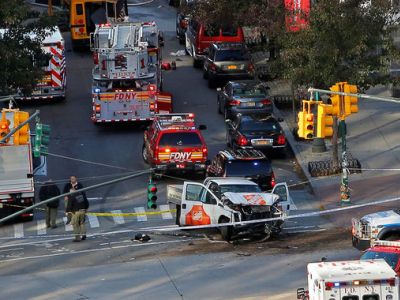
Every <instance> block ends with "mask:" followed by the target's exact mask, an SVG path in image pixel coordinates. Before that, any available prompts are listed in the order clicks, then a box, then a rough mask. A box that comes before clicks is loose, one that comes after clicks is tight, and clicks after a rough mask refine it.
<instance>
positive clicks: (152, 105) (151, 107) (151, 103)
mask: <svg viewBox="0 0 400 300" xmlns="http://www.w3.org/2000/svg"><path fill="white" fill-rule="evenodd" d="M149 109H150V110H151V111H154V109H155V105H154V102H150V105H149Z"/></svg>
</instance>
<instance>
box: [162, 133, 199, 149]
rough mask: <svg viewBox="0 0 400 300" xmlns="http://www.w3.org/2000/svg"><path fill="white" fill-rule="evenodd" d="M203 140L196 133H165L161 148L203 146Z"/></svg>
mask: <svg viewBox="0 0 400 300" xmlns="http://www.w3.org/2000/svg"><path fill="white" fill-rule="evenodd" d="M201 145H202V143H201V139H200V137H199V135H198V134H197V133H195V132H171V133H164V134H163V135H162V137H161V139H160V143H159V146H201Z"/></svg>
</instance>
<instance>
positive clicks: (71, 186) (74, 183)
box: [63, 175, 86, 225]
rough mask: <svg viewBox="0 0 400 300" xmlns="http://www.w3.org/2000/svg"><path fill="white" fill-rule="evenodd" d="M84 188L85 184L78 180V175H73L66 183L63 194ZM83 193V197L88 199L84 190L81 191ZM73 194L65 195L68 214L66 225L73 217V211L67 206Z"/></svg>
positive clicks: (66, 213)
mask: <svg viewBox="0 0 400 300" xmlns="http://www.w3.org/2000/svg"><path fill="white" fill-rule="evenodd" d="M82 188H83V185H82V184H81V183H80V182H78V179H77V178H76V176H74V175H72V176H71V177H70V178H69V182H68V183H66V184H65V186H64V190H63V194H65V193H69V192H70V191H72V190H80V189H82ZM81 194H82V195H83V197H84V198H85V199H86V193H85V192H82V193H81ZM73 196H76V195H73ZM71 198H72V197H71V196H65V197H64V205H65V206H64V207H65V215H66V216H67V223H66V225H68V224H69V223H71V218H72V213H71V211H68V209H67V207H68V202H69V200H70V199H71Z"/></svg>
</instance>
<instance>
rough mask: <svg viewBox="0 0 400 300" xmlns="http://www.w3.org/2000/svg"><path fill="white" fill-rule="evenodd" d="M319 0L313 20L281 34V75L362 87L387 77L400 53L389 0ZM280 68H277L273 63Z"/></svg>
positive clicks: (315, 82) (315, 83)
mask: <svg viewBox="0 0 400 300" xmlns="http://www.w3.org/2000/svg"><path fill="white" fill-rule="evenodd" d="M367 2H369V1H364V0H347V1H343V2H341V3H339V2H338V1H331V0H320V1H318V3H317V4H315V5H314V6H313V8H312V10H311V13H310V16H309V22H310V24H309V26H308V27H307V28H306V29H304V30H301V31H299V32H286V33H285V34H283V35H282V36H281V37H280V39H279V49H280V55H279V58H278V60H277V61H276V62H275V64H276V65H279V66H280V70H281V73H280V75H281V76H283V77H284V78H288V79H291V80H292V81H293V83H294V84H297V85H312V86H315V87H321V88H327V87H329V86H331V85H333V84H334V83H335V82H339V81H348V82H349V83H352V84H357V85H358V86H359V87H361V88H368V87H370V86H373V85H376V84H379V83H383V84H384V83H388V82H389V81H390V77H389V67H390V62H391V61H392V60H393V59H396V58H398V57H399V51H398V50H397V49H396V47H394V43H393V38H392V34H393V33H394V30H395V28H396V26H397V24H398V20H397V19H396V13H397V12H396V10H395V9H392V8H391V6H390V1H380V3H379V5H375V6H371V5H369V4H368V3H367ZM275 69H277V68H275Z"/></svg>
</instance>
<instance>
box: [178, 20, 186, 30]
mask: <svg viewBox="0 0 400 300" xmlns="http://www.w3.org/2000/svg"><path fill="white" fill-rule="evenodd" d="M179 25H180V26H181V28H184V29H186V28H187V26H188V20H185V19H183V20H181V22H180V23H179Z"/></svg>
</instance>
